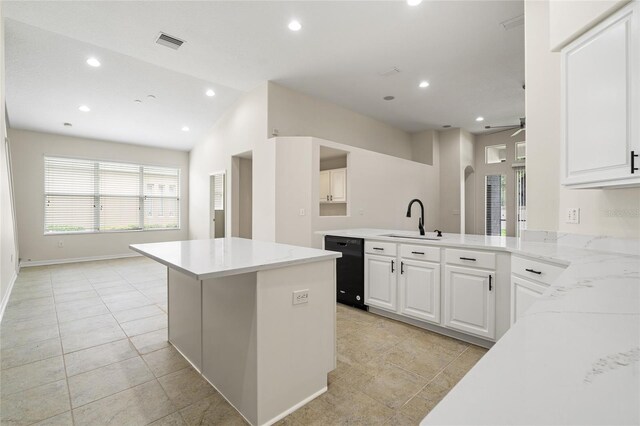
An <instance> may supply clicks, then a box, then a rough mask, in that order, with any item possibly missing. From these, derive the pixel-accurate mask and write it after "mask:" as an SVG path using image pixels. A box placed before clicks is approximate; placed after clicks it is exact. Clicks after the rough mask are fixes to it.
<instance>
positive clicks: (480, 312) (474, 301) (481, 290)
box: [444, 265, 496, 339]
mask: <svg viewBox="0 0 640 426" xmlns="http://www.w3.org/2000/svg"><path fill="white" fill-rule="evenodd" d="M494 275H495V274H494V272H492V271H484V270H481V269H473V268H464V267H459V266H449V265H447V266H445V278H444V325H445V326H446V327H449V328H452V329H455V330H459V331H463V332H465V333H469V334H474V335H476V336H480V337H484V338H488V339H493V338H495V335H496V330H495V319H496V307H495V304H496V292H495V282H494V278H495V277H494Z"/></svg>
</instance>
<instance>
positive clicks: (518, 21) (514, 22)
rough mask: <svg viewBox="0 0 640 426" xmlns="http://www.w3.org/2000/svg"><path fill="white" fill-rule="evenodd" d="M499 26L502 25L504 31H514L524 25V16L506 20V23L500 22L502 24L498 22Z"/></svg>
mask: <svg viewBox="0 0 640 426" xmlns="http://www.w3.org/2000/svg"><path fill="white" fill-rule="evenodd" d="M500 25H502V28H503V29H504V30H505V31H509V30H512V29H514V28H518V27H520V26H522V25H524V15H518V16H516V17H513V18H511V19H507V20H506V21H502V22H500Z"/></svg>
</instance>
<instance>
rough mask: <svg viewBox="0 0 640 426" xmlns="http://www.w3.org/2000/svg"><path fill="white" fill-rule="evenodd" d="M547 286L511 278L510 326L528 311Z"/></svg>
mask: <svg viewBox="0 0 640 426" xmlns="http://www.w3.org/2000/svg"><path fill="white" fill-rule="evenodd" d="M547 288H548V286H546V285H543V284H539V283H536V282H533V281H529V280H525V279H524V278H520V277H516V276H514V275H512V276H511V325H513V324H514V323H515V322H516V321H517V320H518V318H520V317H521V316H522V314H523V313H524V312H525V311H526V310H527V309H529V307H530V306H531V305H533V302H535V301H536V299H537V298H539V297H540V296H541V295H542V293H544V292H545V290H546V289H547Z"/></svg>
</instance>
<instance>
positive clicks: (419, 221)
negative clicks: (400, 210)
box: [407, 198, 424, 235]
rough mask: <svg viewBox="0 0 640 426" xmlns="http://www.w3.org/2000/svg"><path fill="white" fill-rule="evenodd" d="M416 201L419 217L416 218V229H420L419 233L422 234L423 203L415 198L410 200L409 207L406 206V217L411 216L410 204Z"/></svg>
mask: <svg viewBox="0 0 640 426" xmlns="http://www.w3.org/2000/svg"><path fill="white" fill-rule="evenodd" d="M416 202H417V203H418V204H420V219H419V220H418V229H419V230H420V235H424V205H423V204H422V201H420V200H418V199H417V198H414V199H413V200H411V202H410V203H409V207H407V217H411V206H413V203H416Z"/></svg>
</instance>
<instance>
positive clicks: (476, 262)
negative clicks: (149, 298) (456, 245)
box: [445, 249, 496, 269]
mask: <svg viewBox="0 0 640 426" xmlns="http://www.w3.org/2000/svg"><path fill="white" fill-rule="evenodd" d="M445 259H446V261H447V263H449V264H451V265H464V266H471V267H475V268H486V269H496V254H495V253H490V252H486V251H474V250H458V249H446V250H445Z"/></svg>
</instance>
